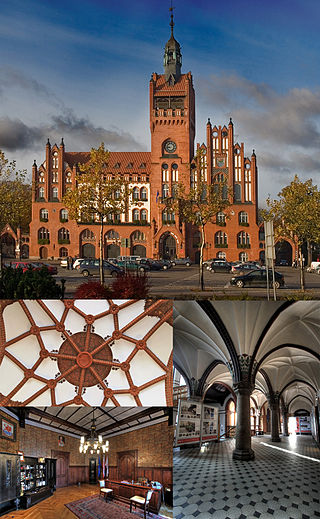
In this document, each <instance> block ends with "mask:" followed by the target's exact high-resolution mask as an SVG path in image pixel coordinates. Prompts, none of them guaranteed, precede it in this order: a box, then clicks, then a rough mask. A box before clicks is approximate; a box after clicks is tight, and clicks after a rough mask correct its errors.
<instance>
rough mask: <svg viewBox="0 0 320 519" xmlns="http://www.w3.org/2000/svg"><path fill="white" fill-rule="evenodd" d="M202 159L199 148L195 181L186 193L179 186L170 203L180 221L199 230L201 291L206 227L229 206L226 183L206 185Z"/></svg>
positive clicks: (202, 286) (202, 288)
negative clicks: (174, 197) (177, 213)
mask: <svg viewBox="0 0 320 519" xmlns="http://www.w3.org/2000/svg"><path fill="white" fill-rule="evenodd" d="M203 159H204V154H203V150H202V149H201V148H199V149H198V151H197V154H196V169H195V168H194V169H193V176H194V179H195V181H194V183H193V186H192V187H191V188H190V189H189V190H188V191H186V189H185V186H183V185H179V187H178V196H177V200H176V201H175V200H174V201H173V202H172V205H173V206H175V207H177V209H178V212H179V215H180V218H181V219H182V221H184V222H187V223H191V224H193V225H196V226H198V227H199V228H200V232H201V242H200V264H199V284H200V287H201V290H204V275H203V250H204V247H205V243H206V235H205V230H206V225H207V224H208V223H210V222H211V223H216V218H217V213H219V212H220V211H223V210H224V209H226V208H227V207H228V206H229V205H230V201H229V194H230V193H229V189H228V186H227V184H226V182H225V181H221V182H220V181H219V182H216V183H213V184H208V182H207V181H206V178H205V173H204V167H203V165H204V163H203ZM192 166H194V165H192Z"/></svg>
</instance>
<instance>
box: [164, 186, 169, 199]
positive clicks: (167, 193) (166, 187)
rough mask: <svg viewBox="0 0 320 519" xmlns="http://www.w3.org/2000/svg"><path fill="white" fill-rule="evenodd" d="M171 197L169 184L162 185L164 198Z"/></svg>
mask: <svg viewBox="0 0 320 519" xmlns="http://www.w3.org/2000/svg"><path fill="white" fill-rule="evenodd" d="M168 196H169V186H168V184H163V185H162V198H168Z"/></svg>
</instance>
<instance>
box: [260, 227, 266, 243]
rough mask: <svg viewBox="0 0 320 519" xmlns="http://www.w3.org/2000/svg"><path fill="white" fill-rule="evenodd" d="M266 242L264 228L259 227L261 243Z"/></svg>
mask: <svg viewBox="0 0 320 519" xmlns="http://www.w3.org/2000/svg"><path fill="white" fill-rule="evenodd" d="M264 240H265V234H264V226H263V225H262V226H261V227H259V241H264Z"/></svg>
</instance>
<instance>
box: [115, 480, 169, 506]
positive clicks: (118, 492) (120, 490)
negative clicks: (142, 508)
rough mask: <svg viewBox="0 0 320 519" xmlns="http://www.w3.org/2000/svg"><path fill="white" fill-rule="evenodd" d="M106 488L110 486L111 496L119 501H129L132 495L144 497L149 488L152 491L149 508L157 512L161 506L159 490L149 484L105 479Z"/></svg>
mask: <svg viewBox="0 0 320 519" xmlns="http://www.w3.org/2000/svg"><path fill="white" fill-rule="evenodd" d="M106 488H112V490H113V496H114V497H115V499H118V500H119V501H125V502H127V503H128V502H130V498H131V497H133V496H142V497H144V498H145V497H146V495H147V492H148V491H149V490H152V491H153V494H152V496H151V500H150V505H149V506H150V510H151V512H154V513H156V514H158V513H159V510H160V506H161V490H158V489H155V488H152V487H151V486H150V487H149V486H145V485H139V484H138V483H124V482H122V481H115V480H111V479H106Z"/></svg>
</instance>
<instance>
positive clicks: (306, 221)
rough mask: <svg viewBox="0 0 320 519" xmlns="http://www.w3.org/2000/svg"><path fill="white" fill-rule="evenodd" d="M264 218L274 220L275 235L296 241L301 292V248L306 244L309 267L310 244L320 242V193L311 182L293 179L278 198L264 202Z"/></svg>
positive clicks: (302, 277) (302, 281)
mask: <svg viewBox="0 0 320 519" xmlns="http://www.w3.org/2000/svg"><path fill="white" fill-rule="evenodd" d="M265 217H266V218H267V219H271V218H272V219H273V220H274V228H275V233H276V235H278V236H284V237H288V238H291V239H293V240H294V241H296V242H297V245H298V249H299V258H300V278H301V288H302V290H304V275H303V263H302V255H301V246H302V244H303V243H306V244H307V250H308V264H309V265H310V263H311V242H318V243H319V241H320V191H319V189H318V187H317V186H316V185H314V184H312V179H309V180H307V181H306V182H302V181H301V180H300V179H299V177H298V176H297V175H296V176H295V177H294V180H293V181H292V182H291V183H290V184H289V185H288V186H286V187H284V188H283V189H282V190H281V191H280V193H279V194H278V199H276V200H272V199H271V198H270V197H269V198H268V199H267V211H266V214H265Z"/></svg>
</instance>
